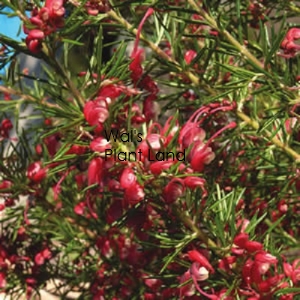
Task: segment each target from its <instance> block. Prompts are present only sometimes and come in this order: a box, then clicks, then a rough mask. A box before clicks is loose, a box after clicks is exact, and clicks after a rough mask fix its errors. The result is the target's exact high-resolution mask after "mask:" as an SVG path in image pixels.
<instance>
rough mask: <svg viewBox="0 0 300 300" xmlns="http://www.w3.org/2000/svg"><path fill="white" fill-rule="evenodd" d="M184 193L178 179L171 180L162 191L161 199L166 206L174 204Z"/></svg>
mask: <svg viewBox="0 0 300 300" xmlns="http://www.w3.org/2000/svg"><path fill="white" fill-rule="evenodd" d="M184 191H185V186H184V183H183V181H182V180H181V179H179V178H173V179H172V180H171V181H170V182H169V183H168V184H167V185H166V186H165V188H164V190H163V198H164V199H165V202H166V203H167V204H171V203H174V202H175V201H176V200H177V199H178V198H180V197H181V196H182V195H183V193H184Z"/></svg>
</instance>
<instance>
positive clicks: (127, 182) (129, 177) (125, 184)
mask: <svg viewBox="0 0 300 300" xmlns="http://www.w3.org/2000/svg"><path fill="white" fill-rule="evenodd" d="M135 183H136V176H135V175H134V172H133V170H132V169H131V168H126V169H124V170H123V172H122V175H121V178H120V184H121V187H122V188H123V189H127V188H129V187H131V186H132V185H134V184H135Z"/></svg>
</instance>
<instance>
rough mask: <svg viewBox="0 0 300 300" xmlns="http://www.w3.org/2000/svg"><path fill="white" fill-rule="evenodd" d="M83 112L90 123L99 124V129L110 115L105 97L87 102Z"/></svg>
mask: <svg viewBox="0 0 300 300" xmlns="http://www.w3.org/2000/svg"><path fill="white" fill-rule="evenodd" d="M99 98H100V97H99ZM83 113H84V117H85V119H86V120H87V122H88V123H89V125H91V126H97V129H98V130H102V128H103V123H104V122H105V121H106V120H107V118H108V117H109V112H108V110H107V103H106V100H105V98H103V99H102V98H101V99H98V100H95V101H88V102H86V104H85V105H84V109H83Z"/></svg>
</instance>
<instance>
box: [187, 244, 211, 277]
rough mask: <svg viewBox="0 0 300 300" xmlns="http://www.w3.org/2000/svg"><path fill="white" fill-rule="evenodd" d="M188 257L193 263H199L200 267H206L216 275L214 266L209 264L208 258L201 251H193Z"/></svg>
mask: <svg viewBox="0 0 300 300" xmlns="http://www.w3.org/2000/svg"><path fill="white" fill-rule="evenodd" d="M188 257H189V259H190V260H191V261H192V262H198V263H199V265H200V266H203V267H205V268H206V269H207V270H209V271H210V272H211V273H214V272H215V270H214V268H213V267H212V265H211V264H210V263H209V261H208V260H207V258H206V257H205V256H204V255H202V254H201V253H200V252H199V251H197V250H191V251H189V252H188Z"/></svg>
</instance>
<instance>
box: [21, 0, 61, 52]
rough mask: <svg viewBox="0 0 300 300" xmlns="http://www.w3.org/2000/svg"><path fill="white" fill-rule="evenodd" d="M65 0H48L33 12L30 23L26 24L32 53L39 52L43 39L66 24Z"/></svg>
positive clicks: (25, 27) (27, 43) (28, 44)
mask: <svg viewBox="0 0 300 300" xmlns="http://www.w3.org/2000/svg"><path fill="white" fill-rule="evenodd" d="M63 4H64V0H46V2H45V6H44V7H42V8H41V9H38V8H35V9H34V10H33V11H32V12H31V15H32V16H31V18H30V19H29V22H30V24H29V25H25V26H24V32H25V33H26V34H28V36H27V37H26V39H25V41H26V45H27V47H28V49H29V50H30V51H31V52H32V53H38V52H40V51H41V48H42V41H43V40H44V38H45V37H46V36H48V35H50V34H51V33H53V32H55V31H56V30H57V29H58V28H61V27H63V26H64V19H63V17H64V14H65V9H64V7H63Z"/></svg>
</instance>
